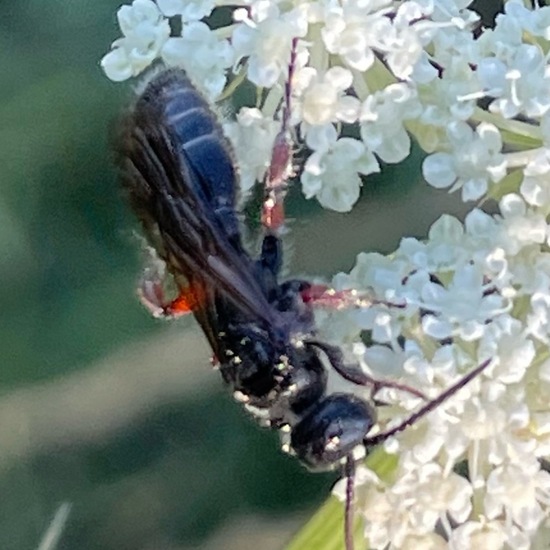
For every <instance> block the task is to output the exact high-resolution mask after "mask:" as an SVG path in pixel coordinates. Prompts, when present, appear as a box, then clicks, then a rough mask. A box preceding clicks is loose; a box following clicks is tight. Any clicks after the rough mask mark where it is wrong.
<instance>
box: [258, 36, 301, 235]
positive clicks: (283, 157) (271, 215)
mask: <svg viewBox="0 0 550 550" xmlns="http://www.w3.org/2000/svg"><path fill="white" fill-rule="evenodd" d="M297 46H298V39H297V38H293V39H292V45H291V49H290V62H289V65H288V75H287V79H286V82H285V94H284V106H283V114H282V121H281V130H280V131H279V133H278V134H277V136H276V137H275V142H274V143H273V149H272V152H271V162H270V165H269V169H268V171H267V176H266V179H265V197H264V204H263V207H262V224H263V225H264V227H265V228H266V229H268V230H269V231H271V232H274V233H278V232H280V230H281V228H282V227H283V225H284V222H285V213H284V204H283V203H284V199H285V195H286V192H287V183H286V182H287V180H288V178H289V177H290V176H291V175H292V160H293V151H292V138H291V135H290V128H289V121H290V114H291V109H292V79H293V77H294V71H295V69H296V55H297V51H296V50H297Z"/></svg>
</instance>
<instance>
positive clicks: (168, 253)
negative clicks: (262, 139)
mask: <svg viewBox="0 0 550 550" xmlns="http://www.w3.org/2000/svg"><path fill="white" fill-rule="evenodd" d="M123 128H124V130H123V136H122V139H121V141H120V143H121V145H120V154H121V165H122V169H123V183H124V185H125V187H126V188H127V190H128V192H129V197H130V201H131V204H132V206H133V208H134V210H135V211H136V213H137V214H138V216H139V217H140V218H141V220H142V223H143V225H144V228H145V230H146V232H147V234H148V236H149V239H150V240H151V242H152V244H153V246H154V247H155V248H156V249H157V252H158V253H159V255H160V256H161V258H163V259H164V260H165V261H166V263H167V265H168V266H169V269H170V270H171V272H172V273H173V274H174V276H175V277H176V280H178V279H179V280H181V275H183V276H184V277H185V279H186V280H187V281H188V282H189V284H190V285H191V288H192V287H193V286H194V285H198V287H200V288H201V290H202V292H203V293H204V296H203V301H204V302H205V304H204V306H203V307H202V308H200V309H199V310H198V311H195V312H194V313H195V316H196V317H197V319H198V320H199V322H200V324H201V326H202V328H203V330H204V331H205V333H206V334H207V337H208V339H209V340H210V343H211V345H212V347H213V348H214V350H216V347H215V345H214V342H215V340H216V336H217V335H216V334H215V333H214V332H215V331H218V330H220V326H219V322H218V321H217V320H216V310H217V307H218V305H219V300H220V299H226V300H229V301H230V302H232V303H233V304H234V306H235V308H236V310H237V311H239V312H243V313H245V314H247V316H249V317H250V318H251V320H254V321H258V322H260V321H263V322H264V323H267V324H268V325H269V324H271V323H272V321H273V319H272V308H271V307H270V306H269V303H268V301H267V298H266V295H265V292H264V290H263V289H262V285H261V282H260V281H259V279H258V277H257V275H256V267H255V263H254V261H253V260H252V259H251V258H250V256H249V255H248V254H247V253H246V252H245V250H244V249H243V246H242V243H241V238H240V232H239V221H238V218H237V215H236V213H235V186H236V182H237V175H236V173H235V168H234V163H233V159H232V154H231V149H230V146H229V143H228V142H227V139H226V138H225V136H224V135H223V133H222V130H221V128H220V126H219V124H218V122H217V120H216V119H215V117H214V114H213V113H212V112H211V110H210V108H209V107H208V105H207V103H206V102H205V100H204V99H203V98H202V97H201V96H200V94H199V93H198V92H197V90H196V89H195V88H194V87H193V85H192V84H191V83H190V81H189V79H188V78H187V76H186V75H185V73H184V72H183V71H178V70H168V71H165V72H164V73H161V74H160V75H158V76H157V77H155V78H154V79H153V80H152V81H151V82H150V83H149V84H148V85H147V87H146V88H145V90H144V92H143V94H142V95H141V96H140V98H139V99H138V100H137V102H136V105H135V108H134V109H133V111H132V113H131V114H130V115H129V116H128V117H127V120H126V121H125V123H124V127H123ZM217 304H218V305H217ZM221 328H223V327H221Z"/></svg>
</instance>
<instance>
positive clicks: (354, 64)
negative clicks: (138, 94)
mask: <svg viewBox="0 0 550 550" xmlns="http://www.w3.org/2000/svg"><path fill="white" fill-rule="evenodd" d="M217 12H219V13H217ZM211 15H218V17H210V16H211ZM118 20H119V25H120V29H121V32H122V37H121V38H119V39H117V40H116V41H115V42H114V43H113V47H112V50H111V51H110V52H109V53H107V54H106V55H105V57H104V58H103V60H102V62H101V63H102V66H103V68H104V70H105V73H106V74H107V76H108V77H109V78H111V79H112V80H115V81H121V80H125V79H128V78H130V77H134V76H137V75H139V74H140V73H141V72H142V71H144V70H145V69H146V68H147V67H149V66H150V65H151V64H153V63H154V62H155V61H157V60H162V61H163V62H164V63H165V64H167V65H170V66H181V67H183V68H185V70H186V71H187V72H188V73H189V74H190V75H191V77H192V78H193V79H194V81H195V82H196V84H197V85H198V86H199V87H201V88H202V89H203V91H204V92H205V94H206V95H207V96H208V97H209V98H210V99H211V100H212V101H215V100H217V99H220V98H225V97H227V96H228V95H230V94H231V93H232V92H233V91H234V90H235V89H237V88H238V87H239V86H240V85H242V84H243V83H245V82H246V81H247V82H248V83H249V85H250V84H252V85H254V86H256V87H257V88H258V93H257V94H256V97H257V102H256V103H254V104H247V105H239V106H238V110H237V114H236V117H235V120H234V121H232V122H227V123H226V131H227V134H228V136H229V137H230V139H232V141H233V143H234V145H235V151H236V155H237V159H238V162H239V165H240V169H241V173H242V174H241V175H242V181H243V185H244V187H245V190H246V188H247V187H250V186H252V185H253V183H254V182H255V181H257V180H262V178H263V177H264V175H265V172H266V169H267V167H268V165H269V162H270V157H271V149H272V145H273V141H274V139H275V136H276V135H277V133H278V131H279V130H280V128H281V123H280V121H279V117H280V105H281V102H282V100H283V97H284V89H285V82H286V79H287V75H288V64H289V59H290V55H291V48H292V44H293V41H295V40H296V39H298V41H297V52H296V54H297V55H296V67H295V71H294V75H293V79H292V82H291V83H290V84H291V90H292V112H291V113H290V123H291V125H292V126H293V127H295V128H296V129H297V130H298V132H297V133H298V134H299V135H300V138H301V140H302V141H303V143H304V144H305V146H307V149H308V154H307V158H306V160H305V164H304V167H303V170H302V171H301V174H300V179H301V183H302V188H303V192H304V194H305V195H306V197H308V198H312V197H315V198H316V199H317V200H318V201H319V202H320V203H321V204H322V205H323V206H324V207H326V208H329V209H333V210H337V211H339V212H345V211H349V210H350V209H351V208H352V207H353V205H354V203H355V202H356V201H357V199H358V197H359V195H360V190H361V185H362V181H363V180H364V176H367V175H368V174H370V173H372V172H375V171H378V170H379V161H380V160H382V161H383V162H386V163H398V162H401V161H402V160H403V159H405V158H406V157H407V156H408V155H409V153H410V148H411V141H412V140H415V141H416V142H417V143H418V144H419V145H420V146H421V147H422V148H423V149H424V150H425V151H426V153H427V156H426V158H425V160H424V164H423V176H424V178H425V180H426V181H427V182H428V184H429V185H431V186H433V187H435V188H438V189H442V188H443V189H449V191H450V192H455V191H460V194H461V197H462V199H463V200H464V201H466V202H467V201H476V202H470V204H471V205H472V206H471V209H470V211H469V213H468V214H467V216H466V217H465V219H464V220H463V221H460V220H458V219H455V218H453V217H450V216H446V215H445V216H443V217H441V218H440V219H439V220H438V221H436V222H435V223H434V225H433V226H432V228H431V230H430V232H429V234H428V235H427V238H426V239H424V240H417V239H413V238H404V239H403V240H402V241H401V244H400V246H399V248H398V249H397V250H396V251H395V252H394V253H393V254H391V255H390V256H382V255H380V254H373V253H370V254H367V253H365V254H361V255H360V256H359V257H358V258H357V262H356V265H355V267H354V268H353V269H352V271H351V272H350V273H349V274H339V275H337V276H336V277H335V278H334V281H333V285H334V287H335V288H336V289H345V288H353V289H357V290H368V291H369V292H372V293H373V294H374V295H375V296H376V297H377V298H378V299H379V300H385V301H386V302H389V303H399V304H404V307H401V308H392V307H388V306H387V305H383V304H380V303H378V305H372V306H370V307H368V308H360V307H358V308H355V309H348V310H344V311H341V312H327V311H321V312H320V313H319V315H318V325H319V328H320V331H321V333H323V331H324V334H323V338H325V339H326V340H327V341H330V342H332V343H335V344H337V345H339V346H341V347H342V348H343V349H345V350H347V353H348V354H349V356H350V358H351V357H353V358H354V359H355V360H356V361H358V362H359V363H360V364H361V365H362V366H363V368H365V369H366V370H367V371H369V372H370V373H372V374H373V375H375V376H378V377H381V378H393V377H401V378H402V379H404V380H406V382H407V384H409V385H410V386H413V387H418V388H421V389H422V390H423V391H424V392H425V393H426V394H428V395H429V396H431V397H435V396H437V395H438V394H439V393H441V391H443V389H445V388H447V387H448V386H449V385H451V384H452V383H453V382H454V381H456V380H457V379H458V378H459V377H460V376H461V375H463V374H464V372H466V371H468V370H470V369H472V368H473V367H474V366H475V365H479V364H481V363H482V362H484V361H486V360H487V359H491V364H490V366H489V367H488V368H487V369H486V370H485V371H484V373H483V374H482V375H481V376H480V377H478V378H477V379H476V380H474V381H473V382H472V383H470V384H468V385H467V386H466V387H465V388H463V389H462V390H461V391H460V392H459V393H457V394H456V395H454V396H453V398H452V399H450V400H449V401H448V402H446V403H445V404H443V405H442V406H440V407H439V408H437V409H436V410H435V411H434V412H433V413H431V414H430V415H428V416H427V417H426V418H425V419H423V421H422V422H420V423H419V424H418V425H416V426H415V427H413V428H411V429H409V430H407V431H405V432H404V433H402V434H401V435H400V436H399V437H397V438H394V439H392V440H389V441H387V442H386V444H385V452H387V453H389V454H394V455H396V459H397V466H396V468H395V470H394V471H393V472H392V474H391V476H385V477H384V478H381V477H378V475H376V473H375V472H373V471H371V470H369V469H368V468H367V467H366V466H365V467H361V469H360V470H359V472H358V475H357V480H356V484H357V503H356V512H357V513H358V514H361V515H362V516H363V517H364V519H365V522H364V525H365V529H364V537H365V539H366V541H368V545H369V547H370V548H383V549H387V548H390V549H393V548H396V549H397V548H399V549H407V550H408V549H413V548H415V549H416V548H426V549H444V548H449V549H469V548H472V549H474V548H475V549H477V548H484V549H485V548H486V549H491V550H495V549H500V548H502V549H505V548H513V549H514V550H520V549H528V548H547V547H548V540H550V539H549V537H550V523H549V516H550V475H549V474H548V472H547V470H546V467H545V465H547V464H548V462H547V461H548V459H549V458H550V397H549V396H550V352H549V348H548V346H549V345H550V246H549V245H550V231H549V225H548V217H549V215H550V65H549V63H548V51H549V50H550V8H547V7H542V8H534V9H528V8H526V7H525V6H524V4H523V3H522V2H519V1H515V0H510V1H509V2H507V3H506V4H505V10H504V12H503V13H502V14H499V15H498V16H497V18H496V21H495V26H494V28H492V29H485V28H483V27H482V26H481V24H480V22H479V16H478V15H477V14H476V13H475V12H474V11H472V10H470V9H468V2H464V1H459V0H431V1H421V0H418V1H416V2H415V1H410V0H399V1H392V0H339V1H335V0H317V1H307V0H304V1H297V0H292V1H288V2H277V1H274V0H246V1H243V2H239V0H236V1H235V2H231V5H230V6H229V5H228V4H227V2H225V1H222V0H157V2H156V3H155V2H153V1H152V0H134V2H133V3H132V4H131V5H127V6H123V7H122V8H120V10H119V12H118ZM222 20H223V21H225V23H224V24H221V25H219V26H217V27H213V26H211V25H210V24H209V23H210V22H211V21H222ZM174 22H175V23H176V24H172V23H174ZM173 29H178V30H177V32H175V31H174V30H173ZM486 199H492V200H493V201H495V202H496V203H497V204H498V213H497V214H496V215H489V214H487V213H485V212H484V211H483V210H481V209H480V205H481V202H482V201H485V200H486ZM365 334H368V337H369V341H370V342H369V345H368V346H366V345H364V344H363V343H362V340H364V339H365V338H364V336H365ZM347 391H352V390H351V389H350V388H347ZM354 391H358V392H360V391H362V389H361V388H355V390H354ZM365 391H367V390H365ZM386 393H387V395H384V399H383V400H384V401H386V402H388V403H389V405H388V406H386V407H380V409H379V412H380V423H381V424H382V425H383V426H384V425H392V422H394V421H397V420H399V418H402V417H404V416H406V415H407V414H409V413H410V411H412V410H413V409H415V408H417V407H418V405H419V403H418V399H417V398H415V397H412V396H410V395H406V394H405V395H403V392H395V391H387V392H386ZM336 494H338V495H340V496H342V497H343V491H342V488H341V487H340V486H337V488H336Z"/></svg>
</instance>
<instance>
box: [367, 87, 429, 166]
mask: <svg viewBox="0 0 550 550" xmlns="http://www.w3.org/2000/svg"><path fill="white" fill-rule="evenodd" d="M419 114H420V103H419V102H418V100H417V98H416V92H415V90H414V88H413V87H411V86H408V85H407V84H404V83H399V84H391V85H390V86H387V87H386V88H384V89H383V90H382V91H380V92H376V93H374V94H371V95H370V96H369V97H368V98H367V99H366V100H365V101H364V102H363V105H362V107H361V113H360V115H359V120H360V122H361V126H360V128H361V138H362V139H363V141H364V142H365V144H366V146H367V147H368V148H369V149H370V150H371V151H373V152H374V153H376V154H377V155H378V156H379V157H380V158H381V159H382V160H383V161H384V162H391V163H395V162H400V161H402V160H403V159H404V158H406V157H407V156H408V155H409V153H410V149H411V140H410V137H409V134H408V132H407V130H406V129H405V127H404V125H403V122H404V121H405V120H407V119H412V118H415V117H417V116H418V115H419Z"/></svg>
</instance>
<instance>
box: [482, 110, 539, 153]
mask: <svg viewBox="0 0 550 550" xmlns="http://www.w3.org/2000/svg"><path fill="white" fill-rule="evenodd" d="M472 120H473V121H475V122H490V123H491V124H494V125H495V126H496V127H497V128H499V129H500V130H501V134H502V139H503V141H504V142H505V143H506V144H507V145H513V146H514V147H517V148H519V149H534V148H537V147H540V146H541V145H542V132H541V130H540V128H539V127H538V126H534V125H533V124H528V123H527V122H521V121H519V120H509V119H505V118H503V117H502V116H500V115H497V114H494V113H489V112H488V111H485V110H483V109H480V108H479V107H476V109H475V112H474V115H473V116H472Z"/></svg>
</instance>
